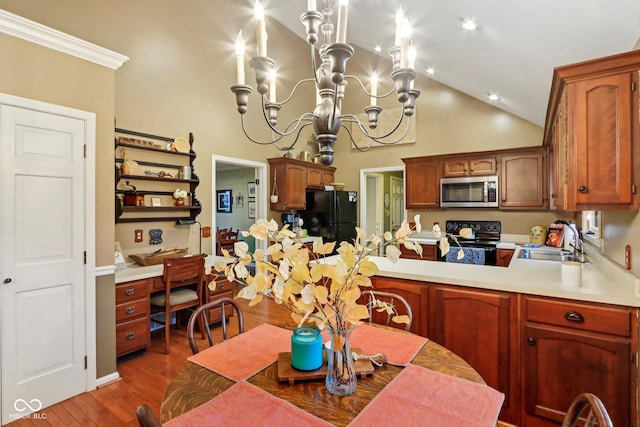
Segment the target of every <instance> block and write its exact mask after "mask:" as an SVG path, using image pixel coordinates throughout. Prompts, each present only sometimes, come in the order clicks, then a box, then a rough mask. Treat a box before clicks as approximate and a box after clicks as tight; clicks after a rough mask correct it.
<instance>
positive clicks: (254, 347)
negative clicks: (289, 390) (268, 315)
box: [188, 323, 292, 381]
mask: <svg viewBox="0 0 640 427" xmlns="http://www.w3.org/2000/svg"><path fill="white" fill-rule="evenodd" d="M291 334H292V332H291V331H289V330H286V329H283V328H279V327H277V326H272V325H268V324H266V323H264V324H262V325H260V326H257V327H255V328H253V329H249V330H248V331H246V332H244V333H242V334H240V335H237V336H235V337H233V338H231V339H229V340H227V341H224V342H221V343H220V344H216V345H214V346H213V347H209V348H208V349H206V350H203V351H201V352H200V353H198V354H194V355H193V356H191V357H189V359H188V360H189V361H190V362H193V363H196V364H198V365H200V366H203V367H205V368H207V369H210V370H212V371H214V372H217V373H218V374H220V375H223V376H225V377H227V378H229V379H231V380H233V381H240V380H245V379H247V378H249V377H251V376H252V375H254V374H256V373H258V372H260V371H261V370H263V369H264V368H266V367H267V366H269V365H271V364H272V363H273V362H275V361H276V360H278V354H279V353H282V352H285V351H291Z"/></svg>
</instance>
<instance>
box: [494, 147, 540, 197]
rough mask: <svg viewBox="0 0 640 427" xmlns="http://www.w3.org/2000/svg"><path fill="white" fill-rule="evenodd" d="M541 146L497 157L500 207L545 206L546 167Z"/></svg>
mask: <svg viewBox="0 0 640 427" xmlns="http://www.w3.org/2000/svg"><path fill="white" fill-rule="evenodd" d="M545 152H546V149H545V148H544V147H531V148H527V149H526V151H523V152H519V153H513V154H508V155H504V156H501V157H500V178H501V181H500V187H499V188H500V207H501V208H502V209H524V208H526V209H546V208H547V206H548V203H547V201H548V198H547V180H546V177H547V175H548V173H547V169H546V168H545Z"/></svg>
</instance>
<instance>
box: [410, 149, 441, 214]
mask: <svg viewBox="0 0 640 427" xmlns="http://www.w3.org/2000/svg"><path fill="white" fill-rule="evenodd" d="M402 161H403V162H404V164H405V172H406V173H405V181H406V203H407V209H437V208H439V207H440V160H438V159H435V160H434V159H429V158H428V157H414V158H410V159H402Z"/></svg>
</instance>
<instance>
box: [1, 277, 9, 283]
mask: <svg viewBox="0 0 640 427" xmlns="http://www.w3.org/2000/svg"><path fill="white" fill-rule="evenodd" d="M3 283H11V277H7V278H6V279H4V280H3Z"/></svg>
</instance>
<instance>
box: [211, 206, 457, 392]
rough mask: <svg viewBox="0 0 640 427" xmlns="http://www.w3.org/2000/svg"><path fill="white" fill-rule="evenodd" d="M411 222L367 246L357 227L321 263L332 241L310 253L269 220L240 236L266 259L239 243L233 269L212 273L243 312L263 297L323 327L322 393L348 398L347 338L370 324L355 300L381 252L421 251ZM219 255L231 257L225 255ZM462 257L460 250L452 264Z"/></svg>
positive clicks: (444, 247) (395, 255)
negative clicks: (243, 303) (235, 286)
mask: <svg viewBox="0 0 640 427" xmlns="http://www.w3.org/2000/svg"><path fill="white" fill-rule="evenodd" d="M414 221H415V222H414V224H413V225H410V224H409V223H408V222H407V221H406V220H405V221H403V222H402V225H401V226H400V228H399V229H398V230H397V231H396V232H395V233H391V232H386V233H384V236H382V237H380V236H371V237H370V238H367V239H365V232H364V230H362V229H360V228H356V231H357V236H356V238H355V240H354V241H353V242H340V243H339V244H338V248H337V254H338V255H337V256H336V257H332V258H331V259H329V260H327V259H326V257H327V256H329V255H331V254H332V253H334V249H335V247H336V244H337V243H336V242H328V243H324V242H322V241H321V239H317V240H315V241H314V243H313V249H312V250H311V251H310V250H309V249H308V248H307V247H306V246H305V245H304V244H303V243H302V242H300V240H299V239H297V238H296V234H295V233H294V232H293V231H291V230H289V228H288V225H287V226H285V227H283V228H282V229H280V228H279V227H278V224H277V223H276V222H275V221H274V220H271V221H267V220H265V219H261V220H258V221H257V222H256V223H255V224H253V225H252V226H251V227H250V228H249V231H248V232H246V231H245V232H243V235H244V236H245V237H246V236H248V235H251V236H253V237H254V238H255V239H256V240H262V241H267V242H269V243H270V245H269V246H268V248H267V250H266V252H265V251H263V250H261V249H258V250H256V251H255V252H254V253H250V252H249V250H248V245H247V243H246V242H244V241H239V242H237V243H235V245H234V252H235V256H236V257H237V258H236V259H235V260H234V262H232V263H229V264H227V263H225V262H218V263H216V264H215V265H214V268H215V270H216V271H218V273H219V274H221V275H223V276H224V277H226V278H227V279H228V280H229V281H231V282H237V283H240V284H242V285H243V288H242V289H241V290H240V292H239V293H238V295H237V297H236V298H244V299H247V300H250V302H249V305H251V306H253V305H255V304H258V303H260V301H262V299H263V298H265V297H267V298H271V299H273V300H274V301H275V302H276V303H278V304H282V305H284V306H285V307H287V308H288V309H289V310H291V316H292V318H293V319H294V320H295V321H296V323H298V324H299V325H302V324H303V323H305V322H306V323H312V324H315V326H317V327H318V328H319V329H325V328H326V329H327V330H328V332H329V336H330V338H331V340H332V349H333V354H334V355H336V354H337V355H338V356H339V357H337V356H336V360H332V358H329V368H328V369H329V370H328V375H327V388H328V389H329V391H330V392H332V393H334V394H342V395H344V394H350V393H353V391H355V372H350V370H351V371H353V361H352V357H351V352H350V349H349V345H348V344H349V343H348V332H349V331H351V329H352V328H353V327H354V326H355V325H359V324H361V323H362V322H363V320H364V319H368V318H369V307H367V305H365V304H360V303H358V300H359V298H360V296H361V295H362V291H363V290H366V289H367V288H372V283H371V277H372V276H374V275H375V274H377V273H378V271H379V270H378V266H377V265H376V264H375V262H373V261H372V260H370V259H368V257H369V256H370V255H372V254H375V253H380V252H379V251H380V250H381V249H383V248H384V253H385V256H386V258H387V259H388V260H390V261H391V262H394V263H395V262H397V261H398V259H399V257H400V253H401V252H400V249H399V248H398V246H399V245H404V247H406V248H407V249H410V250H413V251H415V252H416V253H418V254H420V255H422V247H421V246H420V244H418V243H417V242H415V241H412V240H409V237H411V236H412V235H413V234H414V233H418V232H420V231H421V225H420V217H419V216H416V217H415V218H414ZM433 232H434V234H435V236H436V237H438V238H440V250H441V252H442V254H443V255H444V254H446V253H447V252H448V251H449V242H448V239H447V237H446V235H443V234H442V233H441V231H440V228H439V227H438V226H437V225H435V226H434V228H433ZM468 234H470V230H463V231H462V232H461V235H462V236H465V235H468ZM223 255H224V256H225V257H230V256H229V253H228V252H227V251H224V250H223ZM463 255H464V253H463V252H462V248H460V251H459V253H458V258H462V257H463ZM249 263H255V273H253V274H250V273H249V270H248V269H247V265H248V264H249ZM215 286H216V283H215V280H214V281H213V282H212V283H210V284H209V287H210V288H211V289H212V290H214V289H215ZM374 305H375V307H372V308H375V309H376V310H392V308H391V307H390V306H389V305H388V304H386V303H385V302H383V301H375V302H374ZM393 314H395V315H394V316H393V319H392V320H393V321H394V322H395V323H408V321H409V319H408V317H407V316H403V315H398V314H397V313H393ZM338 360H339V361H340V366H337V367H335V366H334V367H333V370H335V371H336V372H335V375H337V378H332V379H330V377H331V375H332V366H331V365H332V361H333V362H337V361H338ZM349 364H350V366H349ZM351 377H353V378H351ZM330 380H331V381H333V382H335V381H337V382H338V383H339V384H337V386H338V387H337V388H336V387H335V384H332V385H330ZM343 383H344V384H343ZM332 388H333V389H332Z"/></svg>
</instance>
